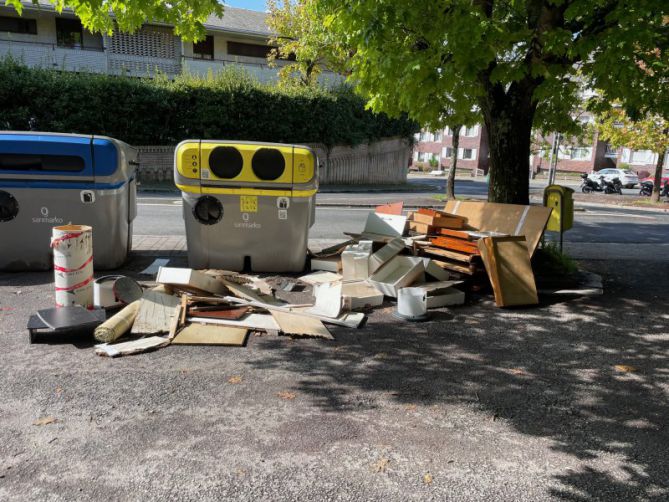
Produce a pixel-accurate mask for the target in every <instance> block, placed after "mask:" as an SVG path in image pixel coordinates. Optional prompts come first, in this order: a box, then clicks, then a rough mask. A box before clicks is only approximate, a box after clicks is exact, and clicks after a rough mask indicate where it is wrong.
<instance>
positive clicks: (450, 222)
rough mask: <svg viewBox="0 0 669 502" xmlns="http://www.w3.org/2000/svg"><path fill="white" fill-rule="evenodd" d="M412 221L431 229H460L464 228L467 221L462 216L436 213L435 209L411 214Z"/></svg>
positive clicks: (443, 212)
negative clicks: (431, 227)
mask: <svg viewBox="0 0 669 502" xmlns="http://www.w3.org/2000/svg"><path fill="white" fill-rule="evenodd" d="M413 221H415V222H418V223H426V224H428V225H431V226H433V227H445V228H454V229H460V228H464V226H465V224H466V223H467V219H466V218H463V217H462V216H457V215H454V214H450V213H447V212H445V211H437V210H435V209H428V208H421V209H419V210H418V211H416V212H415V213H414V214H413Z"/></svg>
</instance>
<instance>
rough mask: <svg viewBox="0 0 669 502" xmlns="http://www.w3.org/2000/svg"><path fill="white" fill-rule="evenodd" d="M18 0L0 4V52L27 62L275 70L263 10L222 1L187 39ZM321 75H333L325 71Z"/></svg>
mask: <svg viewBox="0 0 669 502" xmlns="http://www.w3.org/2000/svg"><path fill="white" fill-rule="evenodd" d="M23 5H24V10H23V15H22V16H19V15H18V14H17V13H16V11H15V10H14V9H13V8H12V7H0V57H5V56H8V55H11V56H12V57H14V58H15V59H17V60H20V61H22V62H23V63H24V64H26V65H27V66H31V67H44V68H53V69H57V70H64V71H74V72H94V73H108V74H117V75H118V74H125V75H130V76H135V77H152V76H155V75H156V74H158V73H161V74H164V75H166V76H167V77H169V78H173V77H175V76H176V75H179V74H182V73H190V74H195V75H200V76H204V75H207V74H209V73H212V74H216V73H217V72H220V71H221V70H223V68H225V67H226V66H229V65H237V66H240V67H243V68H244V69H245V70H247V71H248V72H249V73H251V74H252V75H254V76H255V77H256V78H258V80H260V81H261V82H267V81H272V80H275V79H276V76H277V70H276V69H275V68H270V67H269V66H268V65H267V61H266V56H267V53H268V52H269V50H270V49H271V47H269V45H268V39H269V37H270V35H271V32H270V30H269V28H268V27H267V24H266V17H267V14H266V13H264V12H256V11H251V10H246V9H239V8H234V7H228V6H226V7H225V14H224V15H223V17H222V18H218V17H216V16H211V17H210V18H209V19H208V20H207V22H206V23H205V29H206V32H207V35H206V38H205V39H204V40H202V41H200V42H197V43H191V42H185V41H182V40H181V39H180V38H179V37H177V36H175V35H174V33H173V30H172V28H171V27H170V26H166V25H162V24H158V23H149V24H147V25H145V26H143V27H142V28H141V29H140V30H138V31H137V32H135V33H133V34H128V33H121V32H115V33H114V34H113V36H107V35H101V34H95V33H90V32H89V31H88V30H86V29H85V28H83V26H82V25H81V22H80V21H79V19H78V18H76V17H75V16H74V14H72V13H71V12H66V11H63V13H62V14H58V13H57V12H56V11H55V10H54V8H53V6H52V5H51V4H47V3H38V4H33V3H32V2H23ZM278 64H279V65H281V64H282V62H281V61H279V62H278ZM323 78H324V80H329V79H336V78H337V77H336V76H335V75H334V74H329V73H326V74H325V75H324V77H323Z"/></svg>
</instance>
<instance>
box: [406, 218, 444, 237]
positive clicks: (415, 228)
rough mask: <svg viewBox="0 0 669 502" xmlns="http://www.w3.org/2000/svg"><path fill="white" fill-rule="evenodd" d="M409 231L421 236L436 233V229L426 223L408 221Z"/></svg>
mask: <svg viewBox="0 0 669 502" xmlns="http://www.w3.org/2000/svg"><path fill="white" fill-rule="evenodd" d="M409 230H410V231H412V232H416V233H418V234H422V235H431V234H435V233H437V230H438V229H436V228H435V227H433V226H432V225H428V224H427V223H420V222H418V221H409Z"/></svg>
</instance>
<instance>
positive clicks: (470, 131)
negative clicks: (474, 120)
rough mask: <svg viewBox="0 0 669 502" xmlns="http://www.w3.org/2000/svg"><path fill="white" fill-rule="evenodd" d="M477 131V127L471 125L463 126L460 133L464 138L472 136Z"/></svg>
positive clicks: (474, 135)
mask: <svg viewBox="0 0 669 502" xmlns="http://www.w3.org/2000/svg"><path fill="white" fill-rule="evenodd" d="M478 132H479V127H478V126H473V127H463V128H462V130H461V132H460V134H462V135H463V136H464V137H465V138H474V137H476V135H477V134H478Z"/></svg>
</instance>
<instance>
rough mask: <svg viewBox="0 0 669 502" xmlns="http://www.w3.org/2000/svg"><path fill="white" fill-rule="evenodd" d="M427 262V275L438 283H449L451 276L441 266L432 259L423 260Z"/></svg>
mask: <svg viewBox="0 0 669 502" xmlns="http://www.w3.org/2000/svg"><path fill="white" fill-rule="evenodd" d="M423 260H424V261H425V273H426V274H427V275H429V276H431V277H434V278H435V279H437V280H438V281H447V280H449V279H450V278H451V275H450V274H449V273H448V271H447V270H444V269H443V268H441V267H440V266H439V265H437V264H436V263H434V262H433V261H432V260H431V259H430V258H423Z"/></svg>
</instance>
